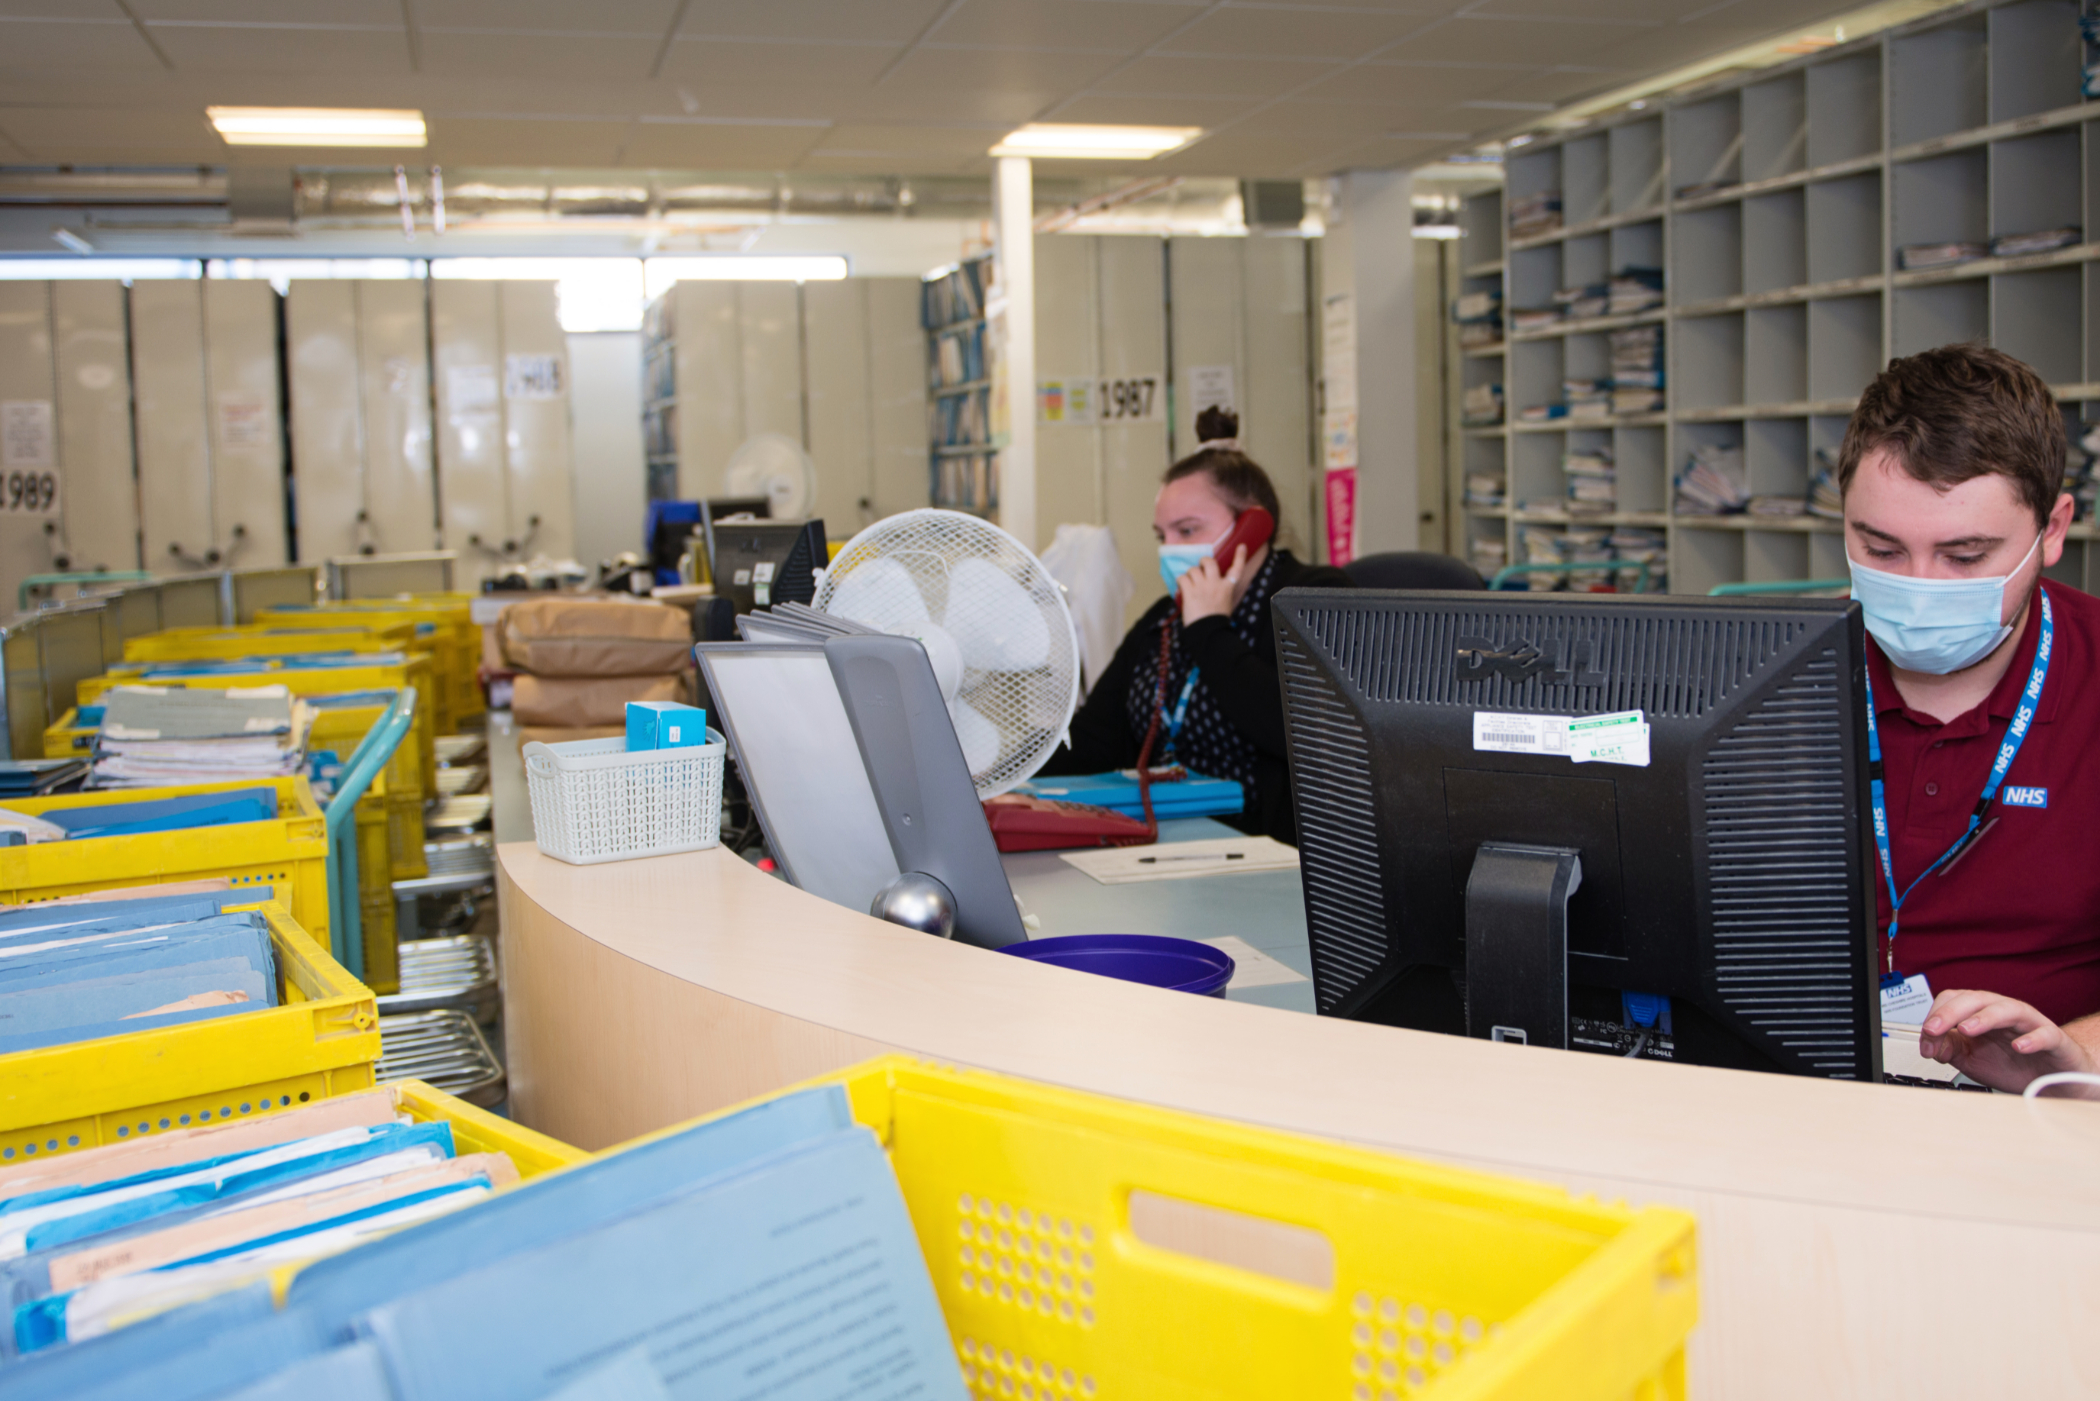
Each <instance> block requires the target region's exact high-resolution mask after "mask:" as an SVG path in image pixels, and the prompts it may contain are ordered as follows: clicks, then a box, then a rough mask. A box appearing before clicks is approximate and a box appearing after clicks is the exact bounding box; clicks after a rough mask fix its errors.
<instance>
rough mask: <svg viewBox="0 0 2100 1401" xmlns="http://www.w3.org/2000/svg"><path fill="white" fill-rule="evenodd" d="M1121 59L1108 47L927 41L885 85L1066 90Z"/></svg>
mask: <svg viewBox="0 0 2100 1401" xmlns="http://www.w3.org/2000/svg"><path fill="white" fill-rule="evenodd" d="M1120 60H1121V55H1119V54H1116V53H1108V52H1096V53H1063V52H1048V51H1045V50H1041V49H978V48H962V47H954V48H950V47H945V46H942V45H938V44H926V45H923V46H921V47H920V48H917V49H915V50H913V51H912V52H911V53H909V54H907V55H906V56H905V58H904V61H903V62H901V63H899V64H898V65H897V68H896V71H894V72H892V73H891V74H890V75H889V76H888V77H886V78H884V79H883V82H884V84H885V85H886V86H887V85H890V84H896V83H904V84H907V85H908V84H915V83H922V84H927V85H930V86H933V87H941V88H947V89H948V90H950V91H955V90H957V89H962V88H1005V87H1013V88H1025V89H1029V90H1032V91H1035V92H1043V93H1056V94H1058V95H1060V96H1062V95H1063V94H1065V93H1068V92H1073V91H1076V90H1077V89H1079V88H1083V87H1085V86H1086V85H1087V84H1088V83H1089V82H1091V81H1092V80H1093V79H1095V78H1097V77H1099V76H1100V75H1101V74H1103V73H1106V72H1107V71H1108V70H1109V69H1111V68H1113V67H1114V66H1115V65H1116V64H1117V63H1118V62H1119V61H1120Z"/></svg>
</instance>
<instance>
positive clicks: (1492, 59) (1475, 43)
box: [1384, 18, 1652, 66]
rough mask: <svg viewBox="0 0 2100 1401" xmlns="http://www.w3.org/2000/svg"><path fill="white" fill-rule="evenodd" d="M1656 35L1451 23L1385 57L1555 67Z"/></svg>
mask: <svg viewBox="0 0 2100 1401" xmlns="http://www.w3.org/2000/svg"><path fill="white" fill-rule="evenodd" d="M1651 32H1652V31H1650V30H1645V29H1633V28H1630V27H1626V26H1620V25H1610V24H1575V23H1571V22H1568V21H1565V20H1491V19H1471V18H1459V19H1449V20H1445V21H1444V22H1443V23H1442V24H1440V25H1438V26H1437V27H1436V28H1435V29H1433V30H1431V31H1429V32H1428V33H1426V34H1421V35H1417V36H1416V37H1414V38H1412V39H1409V40H1408V41H1407V42H1406V43H1403V44H1400V45H1398V46H1397V47H1395V48H1394V49H1393V50H1392V52H1390V53H1388V54H1386V55H1384V57H1387V58H1397V59H1416V60H1421V59H1445V60H1456V61H1458V62H1462V63H1533V64H1538V65H1540V66H1544V65H1546V64H1549V63H1560V62H1571V61H1578V60H1580V61H1587V60H1589V59H1590V58H1591V57H1592V55H1595V54H1596V53H1597V52H1598V51H1599V50H1601V49H1603V48H1605V47H1607V46H1609V45H1613V44H1621V43H1624V42H1626V40H1627V39H1629V38H1632V37H1634V36H1636V35H1642V34H1647V33H1651Z"/></svg>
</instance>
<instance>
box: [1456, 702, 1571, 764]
mask: <svg viewBox="0 0 2100 1401" xmlns="http://www.w3.org/2000/svg"><path fill="white" fill-rule="evenodd" d="M1473 748H1474V749H1476V750H1487V751H1489V752H1491V753H1496V754H1557V755H1561V756H1565V755H1566V754H1567V752H1568V717H1567V716H1565V715H1505V714H1500V713H1498V712H1496V711H1492V710H1476V711H1474V712H1473Z"/></svg>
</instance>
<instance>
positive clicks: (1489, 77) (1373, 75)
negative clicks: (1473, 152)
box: [1299, 63, 1538, 106]
mask: <svg viewBox="0 0 2100 1401" xmlns="http://www.w3.org/2000/svg"><path fill="white" fill-rule="evenodd" d="M1537 71H1538V70H1537V69H1536V68H1535V67H1532V66H1529V65H1524V64H1515V63H1511V64H1500V63H1497V64H1477V65H1476V64H1458V63H1364V64H1358V65H1357V66H1356V67H1354V68H1351V69H1348V70H1347V71H1346V72H1342V73H1337V74H1335V75H1334V76H1333V77H1332V78H1328V79H1325V80H1324V81H1322V82H1320V83H1319V84H1317V85H1315V86H1313V87H1310V88H1307V89H1306V90H1305V91H1304V92H1303V93H1301V94H1299V96H1300V97H1302V98H1305V99H1306V100H1309V101H1318V102H1378V103H1397V104H1402V105H1406V106H1427V105H1432V104H1441V103H1445V102H1459V101H1463V100H1464V99H1466V98H1469V97H1481V96H1485V95H1486V94H1488V93H1491V92H1494V91H1497V90H1498V89H1500V88H1502V87H1503V86H1505V85H1506V84H1508V83H1509V82H1511V81H1512V80H1514V79H1516V78H1517V77H1519V76H1520V75H1522V74H1526V73H1534V72H1537Z"/></svg>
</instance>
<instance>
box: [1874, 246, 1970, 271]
mask: <svg viewBox="0 0 2100 1401" xmlns="http://www.w3.org/2000/svg"><path fill="white" fill-rule="evenodd" d="M1990 256H1991V246H1990V245H1989V244H1988V243H1906V244H1904V245H1903V246H1902V247H1901V248H1898V249H1897V250H1896V266H1897V267H1898V268H1899V269H1901V270H1902V271H1904V272H1925V271H1929V270H1930V269H1933V268H1951V267H1956V266H1958V265H1960V264H1962V263H1973V262H1975V261H1976V260H1977V259H1978V258H1988V257H1990Z"/></svg>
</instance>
